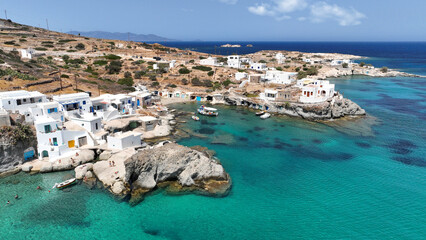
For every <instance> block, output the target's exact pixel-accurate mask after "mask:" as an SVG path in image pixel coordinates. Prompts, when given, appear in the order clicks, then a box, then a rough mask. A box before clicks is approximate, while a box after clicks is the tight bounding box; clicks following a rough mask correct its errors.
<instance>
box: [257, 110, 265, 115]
mask: <svg viewBox="0 0 426 240" xmlns="http://www.w3.org/2000/svg"><path fill="white" fill-rule="evenodd" d="M263 114H265V111H259V112H256V116H262V115H263Z"/></svg>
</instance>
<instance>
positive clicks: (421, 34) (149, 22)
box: [0, 0, 426, 41]
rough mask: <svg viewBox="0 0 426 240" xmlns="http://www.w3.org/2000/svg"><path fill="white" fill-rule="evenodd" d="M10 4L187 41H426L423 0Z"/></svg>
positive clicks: (24, 19) (42, 15)
mask: <svg viewBox="0 0 426 240" xmlns="http://www.w3.org/2000/svg"><path fill="white" fill-rule="evenodd" d="M5 10H6V12H7V16H8V18H10V19H11V20H12V21H15V22H18V23H23V24H27V25H32V26H37V27H38V26H40V27H43V28H46V19H48V23H49V28H50V29H51V30H55V31H61V32H68V31H71V30H73V31H108V32H132V33H139V34H156V35H159V36H163V37H167V38H170V39H177V40H182V41H194V40H202V41H426V14H425V11H426V0H405V1H401V0H352V1H348V0H320V1H316V0H122V1H112V0H102V1H100V0H73V1H58V0H37V1H33V0H27V1H23V0H7V1H6V0H3V1H1V2H0V17H1V18H5V13H4V12H5Z"/></svg>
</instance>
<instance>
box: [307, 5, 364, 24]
mask: <svg viewBox="0 0 426 240" xmlns="http://www.w3.org/2000/svg"><path fill="white" fill-rule="evenodd" d="M311 16H312V21H313V22H323V21H325V20H326V19H332V20H335V21H337V22H338V23H339V25H340V26H353V25H359V24H361V19H363V18H365V15H364V14H362V13H360V12H358V11H357V10H355V9H354V8H350V9H345V8H342V7H339V6H337V5H336V4H333V5H331V4H328V3H325V2H319V3H316V4H314V5H312V6H311Z"/></svg>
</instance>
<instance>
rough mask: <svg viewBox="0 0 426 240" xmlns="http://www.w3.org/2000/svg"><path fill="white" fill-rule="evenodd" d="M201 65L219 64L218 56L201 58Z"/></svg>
mask: <svg viewBox="0 0 426 240" xmlns="http://www.w3.org/2000/svg"><path fill="white" fill-rule="evenodd" d="M200 65H206V66H217V65H218V61H217V58H215V57H208V58H206V59H201V60H200Z"/></svg>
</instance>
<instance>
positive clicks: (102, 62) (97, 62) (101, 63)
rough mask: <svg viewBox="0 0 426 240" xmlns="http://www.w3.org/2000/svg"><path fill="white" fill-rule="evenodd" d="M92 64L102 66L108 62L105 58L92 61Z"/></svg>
mask: <svg viewBox="0 0 426 240" xmlns="http://www.w3.org/2000/svg"><path fill="white" fill-rule="evenodd" d="M93 64H94V65H98V66H104V65H107V64H108V61H106V60H96V61H94V62H93Z"/></svg>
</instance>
